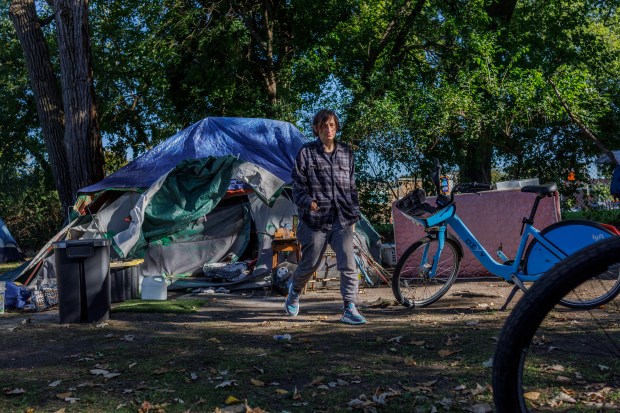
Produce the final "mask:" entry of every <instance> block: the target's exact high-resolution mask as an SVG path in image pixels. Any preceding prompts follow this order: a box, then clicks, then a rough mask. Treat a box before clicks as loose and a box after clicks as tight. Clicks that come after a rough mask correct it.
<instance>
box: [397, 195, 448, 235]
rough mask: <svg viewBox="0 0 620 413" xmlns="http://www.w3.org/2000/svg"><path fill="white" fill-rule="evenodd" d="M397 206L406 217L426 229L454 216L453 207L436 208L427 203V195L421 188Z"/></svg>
mask: <svg viewBox="0 0 620 413" xmlns="http://www.w3.org/2000/svg"><path fill="white" fill-rule="evenodd" d="M395 206H396V209H398V210H399V211H400V212H402V213H403V214H404V215H405V216H407V217H408V218H410V219H412V220H413V221H415V222H417V223H418V224H420V225H422V226H423V227H425V228H429V227H431V226H433V225H436V224H438V223H440V222H442V221H444V220H445V219H446V218H448V217H450V216H452V215H454V206H453V205H448V207H447V208H436V207H434V206H432V205H430V204H429V203H428V202H426V194H425V193H424V190H423V189H421V188H418V189H414V190H413V191H411V192H409V193H408V194H407V195H405V196H404V197H403V198H402V199H400V200H399V201H397V202H396V204H395Z"/></svg>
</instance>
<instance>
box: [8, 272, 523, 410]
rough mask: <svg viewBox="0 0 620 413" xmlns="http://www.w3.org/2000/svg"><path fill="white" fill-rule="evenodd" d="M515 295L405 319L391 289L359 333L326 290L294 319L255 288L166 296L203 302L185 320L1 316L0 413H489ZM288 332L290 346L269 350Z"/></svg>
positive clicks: (448, 303) (460, 288) (499, 293)
mask: <svg viewBox="0 0 620 413" xmlns="http://www.w3.org/2000/svg"><path fill="white" fill-rule="evenodd" d="M510 290H511V286H510V285H507V284H505V283H500V282H497V281H488V280H483V281H477V282H472V281H469V282H457V283H456V284H455V285H454V286H453V288H452V289H451V290H450V291H449V292H448V294H447V295H446V296H445V297H443V298H442V299H441V300H439V301H438V302H437V303H435V304H434V305H432V306H430V307H428V308H425V309H414V310H411V309H407V308H404V307H402V306H399V305H397V304H396V303H395V302H394V301H393V296H392V293H391V290H390V289H389V288H386V287H380V288H372V289H365V290H363V291H362V294H360V296H359V298H360V304H361V305H360V307H361V309H362V313H363V314H364V316H366V317H367V319H368V321H369V322H368V323H367V324H366V325H362V326H348V325H344V324H341V323H340V322H339V318H340V315H341V306H342V303H341V300H340V294H339V292H338V290H337V289H334V288H332V289H322V290H317V291H309V292H307V293H306V294H305V295H303V296H302V300H301V312H300V314H299V316H298V317H294V318H291V317H288V316H287V315H285V313H284V310H283V306H282V303H283V297H280V296H275V295H272V294H271V292H269V291H262V290H259V291H256V290H255V291H250V292H246V293H242V294H210V295H201V296H193V295H187V294H185V295H183V294H179V293H174V294H172V293H171V294H170V295H169V299H176V300H182V299H185V298H199V299H201V300H203V301H202V303H204V305H203V306H202V307H199V308H197V309H196V312H194V313H191V314H161V313H134V312H119V313H115V312H113V313H112V314H111V318H110V320H109V321H107V322H102V323H95V324H86V323H85V324H71V325H62V324H60V323H59V317H58V312H57V310H50V311H46V312H42V313H14V312H13V313H7V314H5V315H3V316H0V337H1V340H0V341H1V343H2V350H1V351H2V357H1V358H0V383H2V385H1V387H2V389H3V394H0V411H2V412H4V411H7V412H8V411H11V412H13V411H15V412H20V411H29V412H56V411H62V412H88V411H93V412H95V411H97V412H99V411H119V412H124V411H127V412H136V411H141V412H146V411H151V412H152V411H166V412H187V411H192V412H213V411H229V412H233V411H243V412H246V411H255V412H259V411H268V412H340V411H350V410H352V409H353V410H356V411H357V409H359V411H368V412H373V411H380V412H416V411H420V412H424V411H435V410H438V411H476V412H484V411H491V410H492V409H493V404H492V392H491V388H490V384H491V368H490V367H489V363H488V362H489V360H490V359H491V358H492V356H493V353H494V346H495V341H494V339H495V337H496V336H497V335H498V334H499V331H500V329H501V327H502V325H503V322H504V320H505V318H506V317H507V315H508V313H509V312H508V311H504V312H501V311H498V310H499V308H500V307H501V306H502V304H503V303H504V301H505V300H506V297H507V296H508V294H509V292H510ZM520 297H521V293H517V295H516V297H515V299H514V300H513V302H512V303H511V305H510V306H509V309H510V308H512V307H513V305H514V303H516V301H517V300H518V299H519V298H520ZM115 306H117V305H116V304H115V305H113V307H115ZM283 334H290V335H291V336H292V339H291V340H290V341H276V340H274V335H283ZM235 400H236V401H235Z"/></svg>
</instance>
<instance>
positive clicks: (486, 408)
mask: <svg viewBox="0 0 620 413" xmlns="http://www.w3.org/2000/svg"><path fill="white" fill-rule="evenodd" d="M467 410H469V411H470V412H472V413H488V412H492V411H493V409H492V408H491V405H489V404H486V403H484V404H476V405H474V406H471V407H470V408H468V409H467Z"/></svg>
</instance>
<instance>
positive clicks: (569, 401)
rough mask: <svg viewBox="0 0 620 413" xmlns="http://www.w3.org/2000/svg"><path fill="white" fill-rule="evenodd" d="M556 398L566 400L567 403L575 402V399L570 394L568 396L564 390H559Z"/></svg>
mask: <svg viewBox="0 0 620 413" xmlns="http://www.w3.org/2000/svg"><path fill="white" fill-rule="evenodd" d="M557 399H558V400H561V401H563V402H567V403H572V404H575V403H577V400H575V399H573V398H572V397H571V396H569V395H568V394H566V393H564V392H560V394H559V395H558V397H557Z"/></svg>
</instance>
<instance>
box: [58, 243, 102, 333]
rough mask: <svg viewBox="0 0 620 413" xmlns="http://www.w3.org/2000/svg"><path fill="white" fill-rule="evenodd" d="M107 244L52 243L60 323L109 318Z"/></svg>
mask: <svg viewBox="0 0 620 413" xmlns="http://www.w3.org/2000/svg"><path fill="white" fill-rule="evenodd" d="M110 244H111V242H110V240H107V239H85V240H65V241H59V242H55V243H54V262H55V264H56V279H57V283H58V312H59V315H60V322H61V323H63V324H64V323H79V322H97V321H105V320H108V319H109V318H110Z"/></svg>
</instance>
